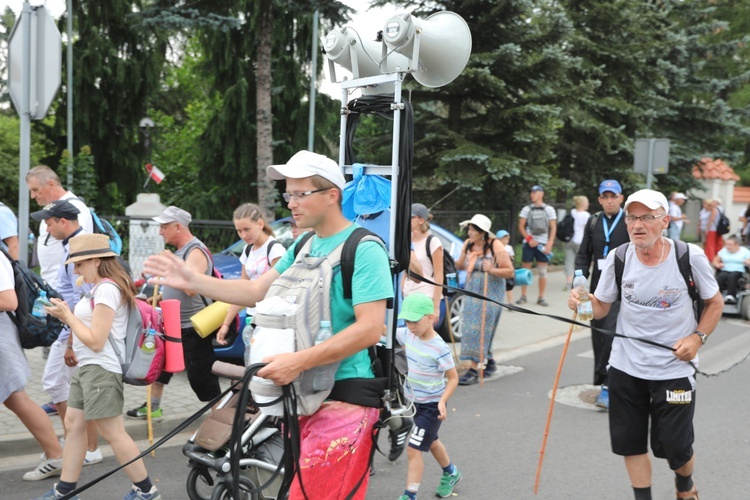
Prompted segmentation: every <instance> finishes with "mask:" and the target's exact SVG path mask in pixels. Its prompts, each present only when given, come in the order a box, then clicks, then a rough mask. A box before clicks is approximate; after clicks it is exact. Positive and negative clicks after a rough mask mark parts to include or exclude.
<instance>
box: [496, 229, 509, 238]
mask: <svg viewBox="0 0 750 500" xmlns="http://www.w3.org/2000/svg"><path fill="white" fill-rule="evenodd" d="M508 235H510V233H509V232H508V231H506V230H505V229H501V230H500V231H498V232H497V234H496V236H497V237H498V238H505V237H506V236H508Z"/></svg>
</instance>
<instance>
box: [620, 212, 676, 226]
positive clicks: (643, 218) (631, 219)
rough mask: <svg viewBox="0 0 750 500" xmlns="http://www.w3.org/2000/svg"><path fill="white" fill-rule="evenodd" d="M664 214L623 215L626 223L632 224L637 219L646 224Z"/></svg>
mask: <svg viewBox="0 0 750 500" xmlns="http://www.w3.org/2000/svg"><path fill="white" fill-rule="evenodd" d="M665 215H666V214H661V215H641V216H640V217H636V216H635V215H626V216H625V223H626V224H633V223H635V221H637V220H639V221H641V222H643V223H645V224H648V223H649V222H654V220H656V219H661V218H662V217H664V216H665Z"/></svg>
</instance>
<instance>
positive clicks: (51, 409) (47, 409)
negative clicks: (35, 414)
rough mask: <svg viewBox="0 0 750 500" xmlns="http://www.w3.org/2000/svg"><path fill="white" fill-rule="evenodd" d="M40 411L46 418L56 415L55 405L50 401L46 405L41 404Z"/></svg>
mask: <svg viewBox="0 0 750 500" xmlns="http://www.w3.org/2000/svg"><path fill="white" fill-rule="evenodd" d="M42 410H44V413H46V414H47V416H48V417H54V416H55V415H58V413H57V405H56V404H55V403H53V402H52V401H50V402H49V403H47V404H43V405H42Z"/></svg>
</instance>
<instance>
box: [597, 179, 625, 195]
mask: <svg viewBox="0 0 750 500" xmlns="http://www.w3.org/2000/svg"><path fill="white" fill-rule="evenodd" d="M607 191H609V192H610V193H615V194H622V186H620V183H619V182H617V181H616V180H614V179H607V180H606V181H602V183H601V184H599V194H604V193H606V192H607Z"/></svg>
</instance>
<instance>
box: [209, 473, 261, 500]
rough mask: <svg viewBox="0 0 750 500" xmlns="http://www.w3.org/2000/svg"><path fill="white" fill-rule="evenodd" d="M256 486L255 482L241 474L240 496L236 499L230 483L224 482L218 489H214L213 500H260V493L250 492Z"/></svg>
mask: <svg viewBox="0 0 750 500" xmlns="http://www.w3.org/2000/svg"><path fill="white" fill-rule="evenodd" d="M255 488H257V486H255V483H253V482H252V481H251V480H250V479H248V478H246V477H245V476H240V498H238V499H235V498H234V496H232V488H231V487H230V485H229V483H224V482H222V483H219V485H218V486H217V487H216V489H214V493H213V495H211V500H260V496H259V494H258V493H249V492H250V491H251V490H254V489H255Z"/></svg>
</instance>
